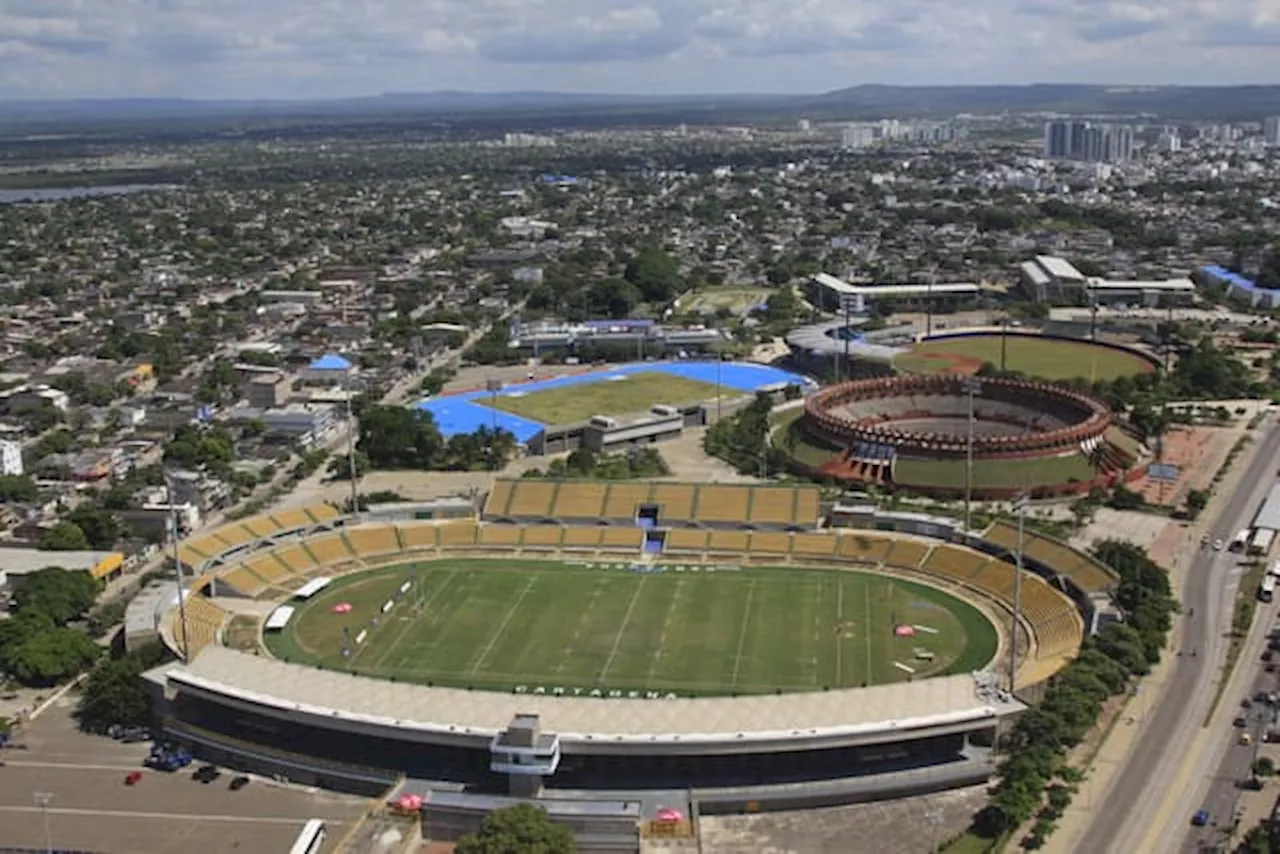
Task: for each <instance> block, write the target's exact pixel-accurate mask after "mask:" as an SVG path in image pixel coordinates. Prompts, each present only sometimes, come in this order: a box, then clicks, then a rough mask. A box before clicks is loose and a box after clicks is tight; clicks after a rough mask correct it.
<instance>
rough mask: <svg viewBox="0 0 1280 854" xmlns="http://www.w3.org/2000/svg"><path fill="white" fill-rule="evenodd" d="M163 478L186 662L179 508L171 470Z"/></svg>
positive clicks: (187, 640) (185, 613)
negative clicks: (179, 544) (167, 504)
mask: <svg viewBox="0 0 1280 854" xmlns="http://www.w3.org/2000/svg"><path fill="white" fill-rule="evenodd" d="M161 477H162V478H163V479H164V488H165V492H167V493H168V495H169V526H170V528H172V529H173V542H172V543H171V546H172V548H173V573H174V579H175V581H176V583H177V585H178V622H179V623H180V629H179V631H180V632H181V635H182V660H183V661H184V662H190V661H191V647H190V645H189V639H188V636H187V591H186V590H184V589H183V588H182V580H183V579H182V559H181V558H179V557H178V555H179V552H180V550H179V549H178V539H179V532H178V506H177V503H176V501H175V500H174V492H173V482H172V481H171V480H170V479H169V470H168V469H162V470H161Z"/></svg>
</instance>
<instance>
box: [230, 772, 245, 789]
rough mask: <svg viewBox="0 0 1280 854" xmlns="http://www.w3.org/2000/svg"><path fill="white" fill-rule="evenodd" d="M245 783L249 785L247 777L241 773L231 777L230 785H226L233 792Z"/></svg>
mask: <svg viewBox="0 0 1280 854" xmlns="http://www.w3.org/2000/svg"><path fill="white" fill-rule="evenodd" d="M247 785H249V778H248V777H246V776H245V775H243V774H237V775H236V776H235V777H232V778H231V785H229V786H227V788H228V789H230V790H231V791H233V792H238V791H240V790H241V789H243V788H244V787H245V786H247Z"/></svg>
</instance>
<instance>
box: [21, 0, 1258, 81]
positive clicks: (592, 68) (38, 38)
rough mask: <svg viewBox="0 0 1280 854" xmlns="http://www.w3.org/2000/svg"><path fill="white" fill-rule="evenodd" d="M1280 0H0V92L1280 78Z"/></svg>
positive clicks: (1242, 79) (1235, 79) (1249, 79)
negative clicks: (959, 0) (957, 0)
mask: <svg viewBox="0 0 1280 854" xmlns="http://www.w3.org/2000/svg"><path fill="white" fill-rule="evenodd" d="M1278 49H1280V0H967V2H964V0H961V2H955V0H647V1H646V0H0V98H46V97H118V96H184V97H197V98H221V97H236V98H242V97H308V98H313V97H342V96H350V95H364V94H377V93H380V92H386V91H400V92H404V91H427V90H434V89H466V90H474V91H503V90H513V89H548V90H558V91H576V92H587V91H591V92H619V93H682V92H819V91H826V90H829V89H836V88H841V87H843V86H851V85H855V84H858V83H902V84H910V83H1031V82H1083V83H1132V84H1157V83H1205V84H1207V83H1247V82H1252V83H1277V82H1280V64H1277V62H1276V59H1277V58H1278V57H1280V50H1278Z"/></svg>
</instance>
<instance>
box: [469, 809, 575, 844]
mask: <svg viewBox="0 0 1280 854" xmlns="http://www.w3.org/2000/svg"><path fill="white" fill-rule="evenodd" d="M455 850H456V852H457V854H574V852H576V851H577V850H578V848H577V844H576V843H575V842H574V839H573V833H572V832H571V831H570V830H569V828H567V827H565V826H564V825H561V824H556V823H555V822H553V821H552V820H551V819H550V818H548V817H547V813H546V811H545V810H543V809H542V808H541V807H538V806H535V805H533V804H516V805H515V806H513V807H507V808H506V809H500V810H494V811H493V812H491V813H489V814H488V815H486V816H485V817H484V820H483V821H482V822H480V829H479V830H478V831H477V832H475V833H470V834H467V835H466V836H464V837H462V838H461V839H460V840H458V845H457V848H456V849H455Z"/></svg>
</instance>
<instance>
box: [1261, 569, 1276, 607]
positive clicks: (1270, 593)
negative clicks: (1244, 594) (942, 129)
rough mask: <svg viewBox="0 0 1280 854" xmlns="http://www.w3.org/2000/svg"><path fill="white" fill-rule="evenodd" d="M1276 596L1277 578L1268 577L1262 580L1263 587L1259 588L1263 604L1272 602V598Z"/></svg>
mask: <svg viewBox="0 0 1280 854" xmlns="http://www.w3.org/2000/svg"><path fill="white" fill-rule="evenodd" d="M1275 595H1276V577H1275V576H1274V575H1267V576H1266V577H1265V578H1263V579H1262V586H1260V587H1259V588H1258V598H1259V599H1261V600H1262V601H1263V602H1270V601H1271V599H1272V597H1274V596H1275Z"/></svg>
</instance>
